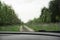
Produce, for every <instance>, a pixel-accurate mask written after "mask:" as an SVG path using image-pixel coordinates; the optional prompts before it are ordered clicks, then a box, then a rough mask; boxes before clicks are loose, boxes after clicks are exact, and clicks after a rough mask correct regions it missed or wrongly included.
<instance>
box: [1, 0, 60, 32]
mask: <svg viewBox="0 0 60 40" xmlns="http://www.w3.org/2000/svg"><path fill="white" fill-rule="evenodd" d="M0 31H2V32H6V31H8V32H60V0H0Z"/></svg>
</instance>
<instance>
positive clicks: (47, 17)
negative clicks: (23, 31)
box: [27, 0, 60, 24]
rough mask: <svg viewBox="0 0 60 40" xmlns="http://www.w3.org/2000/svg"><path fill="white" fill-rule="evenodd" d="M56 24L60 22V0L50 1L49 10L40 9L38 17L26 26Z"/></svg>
mask: <svg viewBox="0 0 60 40" xmlns="http://www.w3.org/2000/svg"><path fill="white" fill-rule="evenodd" d="M56 22H60V0H52V1H50V3H49V8H46V7H44V8H42V10H41V15H40V17H39V18H34V19H33V20H30V21H29V22H28V23H27V24H39V23H56Z"/></svg>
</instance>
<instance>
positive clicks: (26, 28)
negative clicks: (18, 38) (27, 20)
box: [20, 25, 34, 32]
mask: <svg viewBox="0 0 60 40" xmlns="http://www.w3.org/2000/svg"><path fill="white" fill-rule="evenodd" d="M20 32H34V30H33V29H31V28H29V27H28V26H26V25H23V26H20Z"/></svg>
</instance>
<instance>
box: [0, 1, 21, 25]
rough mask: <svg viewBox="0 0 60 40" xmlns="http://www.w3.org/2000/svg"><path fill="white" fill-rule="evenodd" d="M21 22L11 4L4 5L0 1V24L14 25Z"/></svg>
mask: <svg viewBox="0 0 60 40" xmlns="http://www.w3.org/2000/svg"><path fill="white" fill-rule="evenodd" d="M15 24H21V20H20V19H18V17H17V15H16V14H15V11H14V10H13V9H12V7H11V6H9V5H6V4H5V3H2V2H1V1H0V25H15Z"/></svg>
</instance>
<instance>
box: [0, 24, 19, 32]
mask: <svg viewBox="0 0 60 40" xmlns="http://www.w3.org/2000/svg"><path fill="white" fill-rule="evenodd" d="M0 31H20V26H19V25H8V26H0Z"/></svg>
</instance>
